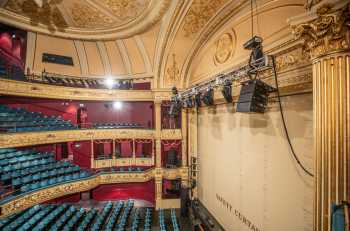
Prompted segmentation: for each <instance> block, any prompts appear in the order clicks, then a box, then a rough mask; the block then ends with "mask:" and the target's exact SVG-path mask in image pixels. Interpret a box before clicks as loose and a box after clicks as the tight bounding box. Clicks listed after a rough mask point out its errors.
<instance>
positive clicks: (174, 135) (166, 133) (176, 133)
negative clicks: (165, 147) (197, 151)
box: [160, 129, 182, 140]
mask: <svg viewBox="0 0 350 231" xmlns="http://www.w3.org/2000/svg"><path fill="white" fill-rule="evenodd" d="M160 137H161V139H162V140H181V139H182V133H181V129H162V131H161V134H160Z"/></svg>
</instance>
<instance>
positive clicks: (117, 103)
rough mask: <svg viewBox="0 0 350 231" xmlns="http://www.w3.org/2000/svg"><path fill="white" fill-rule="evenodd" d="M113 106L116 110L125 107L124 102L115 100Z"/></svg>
mask: <svg viewBox="0 0 350 231" xmlns="http://www.w3.org/2000/svg"><path fill="white" fill-rule="evenodd" d="M113 108H114V109H116V110H120V109H122V108H123V103H122V102H120V101H115V102H113Z"/></svg>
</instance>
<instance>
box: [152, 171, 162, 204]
mask: <svg viewBox="0 0 350 231" xmlns="http://www.w3.org/2000/svg"><path fill="white" fill-rule="evenodd" d="M154 181H155V187H156V198H155V201H156V206H155V207H156V210H158V209H160V208H162V194H163V173H162V169H160V168H159V169H156V170H155V176H154Z"/></svg>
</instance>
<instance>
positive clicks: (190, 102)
mask: <svg viewBox="0 0 350 231" xmlns="http://www.w3.org/2000/svg"><path fill="white" fill-rule="evenodd" d="M185 104H186V107H187V108H193V107H194V103H193V99H192V97H191V96H190V97H188V98H186V100H185Z"/></svg>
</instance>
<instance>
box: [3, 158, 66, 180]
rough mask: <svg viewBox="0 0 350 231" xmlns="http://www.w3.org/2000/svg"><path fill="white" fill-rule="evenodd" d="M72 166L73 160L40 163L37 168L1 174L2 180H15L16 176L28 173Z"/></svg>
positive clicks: (20, 176)
mask: <svg viewBox="0 0 350 231" xmlns="http://www.w3.org/2000/svg"><path fill="white" fill-rule="evenodd" d="M70 166H72V164H71V162H68V161H60V162H53V163H51V164H47V165H39V166H37V167H35V168H25V169H20V170H15V171H10V172H6V173H5V174H2V175H1V177H0V180H1V181H6V180H13V179H15V178H22V177H26V176H28V175H32V174H36V173H39V172H40V173H41V172H44V171H51V170H56V169H57V170H60V169H65V168H68V167H70ZM54 175H56V174H54Z"/></svg>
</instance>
